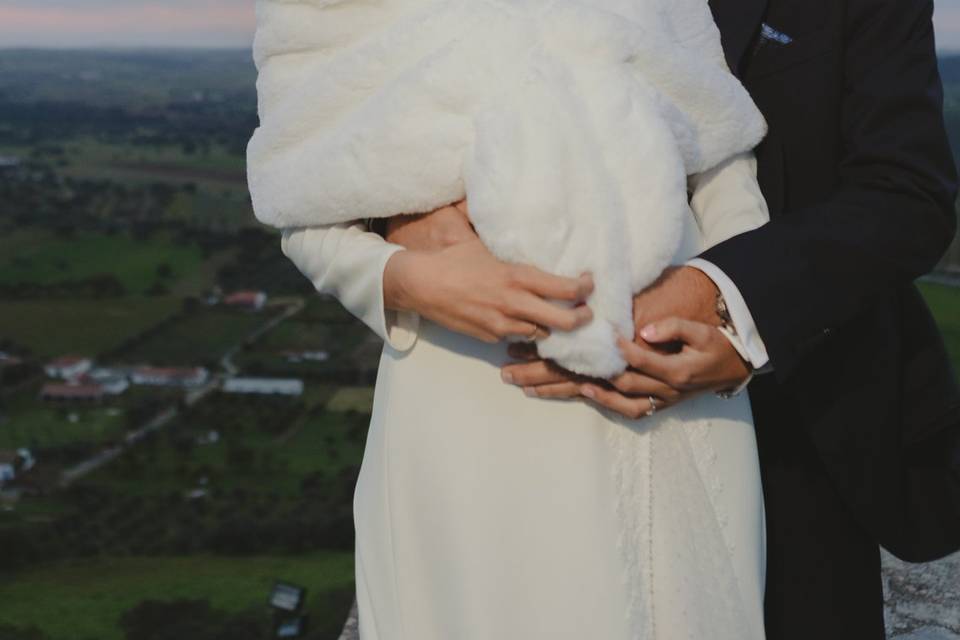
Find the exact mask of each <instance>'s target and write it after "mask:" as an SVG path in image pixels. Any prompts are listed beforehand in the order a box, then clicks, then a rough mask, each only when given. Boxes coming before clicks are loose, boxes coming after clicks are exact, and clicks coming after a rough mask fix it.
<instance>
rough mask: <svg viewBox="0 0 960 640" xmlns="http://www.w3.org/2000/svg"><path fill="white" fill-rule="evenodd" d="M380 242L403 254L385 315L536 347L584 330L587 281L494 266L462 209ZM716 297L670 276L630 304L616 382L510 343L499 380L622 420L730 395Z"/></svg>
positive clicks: (741, 365) (683, 276)
mask: <svg viewBox="0 0 960 640" xmlns="http://www.w3.org/2000/svg"><path fill="white" fill-rule="evenodd" d="M387 240H389V241H390V242H393V243H395V244H400V245H403V246H405V247H407V248H408V249H410V250H408V251H401V252H398V253H397V254H395V255H394V257H393V258H391V260H390V262H388V265H387V267H388V268H387V270H386V271H385V273H384V296H385V298H386V303H387V306H388V307H390V308H396V309H412V310H414V311H416V312H418V313H420V314H421V315H424V316H425V317H427V318H430V319H431V320H434V321H436V322H438V323H440V324H442V325H444V326H446V327H447V328H449V329H452V330H455V331H459V332H461V333H465V334H467V335H471V336H474V337H477V338H480V339H482V340H485V341H487V342H496V341H498V340H500V339H502V338H505V337H509V336H524V337H532V336H534V335H535V332H537V333H536V335H537V336H538V337H542V336H543V335H546V332H548V331H549V329H550V328H554V329H560V330H569V329H572V328H575V327H577V326H581V325H583V324H586V323H587V322H590V321H591V320H592V314H591V313H590V310H589V308H587V307H586V306H584V305H583V304H578V303H579V302H582V301H583V300H584V299H586V298H587V297H588V296H589V294H590V293H591V292H592V289H593V281H592V279H591V278H590V277H589V275H584V276H583V277H581V278H580V279H570V278H561V277H559V276H554V275H550V274H547V273H544V272H542V271H540V270H538V269H534V268H533V267H526V266H518V265H507V264H505V263H503V262H500V261H498V260H496V258H495V257H494V256H492V255H491V254H490V253H489V251H487V250H486V248H485V247H484V246H483V244H482V243H481V242H480V241H479V239H478V238H477V237H476V234H475V232H474V231H473V229H472V227H471V226H470V223H469V218H468V212H467V209H466V203H465V202H461V203H457V204H456V205H452V206H449V207H444V208H442V209H440V210H437V211H436V212H433V213H431V214H425V215H419V216H402V217H398V218H395V219H392V220H391V222H390V224H389V226H388V231H387ZM716 295H717V288H716V286H715V285H714V283H713V281H712V280H710V278H709V277H707V276H706V275H705V274H704V273H703V272H701V271H699V270H697V269H694V268H691V267H678V268H676V267H675V268H670V269H668V270H667V271H665V272H664V274H663V275H662V276H661V277H660V279H658V280H657V282H655V283H653V284H652V285H651V286H650V287H648V288H647V289H646V290H644V291H643V292H641V293H639V294H638V295H637V296H636V297H635V299H634V321H635V324H636V326H637V332H636V333H637V335H636V336H635V337H634V340H626V339H624V338H621V339H620V341H619V346H620V349H621V351H622V353H623V356H624V359H625V360H626V361H627V363H628V364H629V369H628V370H627V371H626V372H624V373H623V374H621V375H620V376H617V377H616V378H614V379H612V380H598V379H590V378H584V377H582V376H578V375H576V374H574V373H572V372H570V371H567V370H565V369H562V368H560V367H559V366H557V365H556V364H555V363H553V362H551V361H548V360H543V359H541V358H539V356H538V355H537V353H536V344H535V343H514V344H511V345H510V347H509V353H510V355H511V357H513V358H514V360H515V361H514V362H512V363H509V364H507V365H505V366H504V367H503V369H502V378H503V380H504V382H506V383H508V384H514V385H517V386H519V387H522V388H523V389H524V391H525V392H526V393H527V395H529V396H533V397H539V398H552V399H583V400H586V401H590V402H592V403H594V404H596V405H598V406H600V407H603V408H606V409H609V410H611V411H614V412H616V413H619V414H621V415H623V416H626V417H628V418H631V419H640V418H642V417H644V416H646V415H649V413H650V411H651V408H652V405H653V403H655V404H656V409H657V410H662V409H663V408H665V407H668V406H671V405H675V404H677V403H679V402H682V401H683V400H685V399H687V398H690V397H692V396H694V395H697V394H699V393H702V392H704V391H719V390H723V389H729V388H733V387H736V386H737V385H738V384H740V382H741V381H743V380H744V379H746V377H747V376H748V375H749V366H748V365H747V363H746V362H744V361H743V359H742V358H741V357H740V355H739V354H738V353H737V351H736V349H734V348H733V346H732V345H731V344H730V341H729V340H728V339H727V338H726V336H724V335H723V333H721V331H720V329H719V326H720V324H721V320H720V318H719V316H718V315H717V313H716ZM549 299H554V300H561V301H565V302H566V305H567V306H562V307H561V306H558V305H555V304H553V303H551V302H548V300H549ZM571 303H573V304H572V305H571ZM538 328H539V329H538ZM651 401H653V402H651Z"/></svg>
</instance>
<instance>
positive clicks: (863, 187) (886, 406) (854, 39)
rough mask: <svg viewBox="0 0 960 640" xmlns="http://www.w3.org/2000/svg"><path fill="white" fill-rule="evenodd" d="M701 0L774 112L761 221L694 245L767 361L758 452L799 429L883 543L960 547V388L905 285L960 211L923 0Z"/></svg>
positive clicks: (926, 551)
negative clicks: (741, 309)
mask: <svg viewBox="0 0 960 640" xmlns="http://www.w3.org/2000/svg"><path fill="white" fill-rule="evenodd" d="M711 8H712V10H713V13H714V17H715V19H716V21H717V24H718V26H719V27H720V31H721V35H722V38H723V44H724V49H725V51H726V54H727V59H728V63H729V65H730V67H731V69H733V70H734V72H735V73H736V74H737V75H738V76H739V77H740V78H741V80H742V81H743V83H744V85H745V86H746V87H747V89H748V90H749V91H750V93H751V95H752V96H753V98H754V100H755V101H756V103H757V104H758V106H759V107H760V110H761V111H762V112H763V114H764V116H765V117H766V118H767V121H768V123H769V126H770V129H769V134H768V136H767V138H766V139H765V140H764V141H763V142H762V143H761V145H760V146H759V147H758V148H757V161H758V177H759V181H760V186H761V189H762V191H763V193H764V195H765V196H766V198H767V200H768V203H769V206H770V212H771V222H770V223H769V224H767V225H765V226H764V227H762V228H760V229H757V230H755V231H751V232H749V233H745V234H742V235H740V236H737V237H734V238H732V239H730V240H728V241H726V242H724V243H722V244H720V245H718V246H716V247H714V248H712V249H710V250H708V251H707V252H705V253H704V255H703V256H702V257H704V258H706V259H707V260H709V261H711V262H713V263H714V264H716V265H717V266H719V267H720V268H721V269H722V270H723V271H724V272H726V273H727V274H728V275H729V276H730V277H731V278H732V279H733V281H734V282H735V283H736V284H737V286H738V287H739V288H740V291H741V292H742V293H743V296H744V298H745V300H746V302H747V305H748V307H749V308H750V311H751V312H752V314H753V317H754V320H755V321H756V324H757V328H758V330H759V332H760V335H761V336H762V338H763V340H764V343H765V345H766V347H767V350H768V353H769V354H770V358H771V362H772V364H773V367H774V373H772V374H767V375H764V376H759V377H758V378H757V379H756V380H755V382H754V383H753V385H752V386H751V398H752V400H753V404H754V412H755V418H756V421H757V424H758V432H759V433H760V435H761V437H760V438H759V440H760V456H761V465H763V464H764V463H765V458H771V457H772V456H775V455H777V449H778V447H779V448H781V449H783V448H787V447H790V446H793V445H791V444H790V443H791V442H796V441H795V440H794V438H796V437H797V433H798V432H802V433H803V434H805V435H806V437H809V438H810V439H811V440H812V441H813V443H814V445H815V447H816V450H817V451H818V452H819V455H820V457H821V459H822V462H823V465H824V468H825V469H826V472H827V473H828V474H829V476H830V479H831V481H832V483H833V484H834V485H835V487H836V489H837V491H838V492H839V493H840V494H841V495H842V497H843V500H844V501H845V502H846V503H847V504H848V505H849V508H850V509H851V510H852V512H853V513H854V514H855V517H856V518H857V520H858V521H859V522H860V523H861V524H862V525H863V527H865V528H866V530H868V531H869V532H870V533H871V535H872V536H873V537H874V538H875V539H876V540H877V541H879V542H880V543H881V544H882V545H883V546H885V547H886V548H888V549H889V550H890V551H892V552H893V553H894V554H896V555H898V556H900V557H901V558H904V559H907V560H913V561H922V560H929V559H934V558H937V557H940V556H943V555H946V554H947V553H949V552H952V551H954V550H956V549H960V471H958V469H960V460H958V459H957V457H958V456H957V453H956V452H957V451H960V444H958V434H960V391H958V388H957V384H956V382H955V376H954V373H953V371H952V370H951V366H950V363H949V360H948V358H947V354H946V351H945V349H944V346H943V342H942V340H941V338H940V335H939V333H938V330H937V328H936V326H935V325H934V323H933V321H932V319H931V317H930V314H929V312H928V310H927V308H926V306H925V304H924V302H923V300H922V298H921V297H920V295H919V293H918V292H917V290H916V288H915V287H914V285H913V284H912V283H913V281H914V280H915V279H916V278H917V277H918V276H920V275H922V274H924V273H926V272H928V271H929V270H931V269H932V268H933V267H934V266H935V264H936V263H937V261H938V259H939V258H940V257H941V256H942V254H943V253H944V251H945V249H946V247H947V246H948V244H949V243H950V241H951V240H952V238H953V237H954V232H955V225H956V220H955V210H954V203H955V200H956V196H957V173H956V168H955V166H954V161H953V156H952V154H951V151H950V148H949V143H948V141H947V136H946V133H945V130H944V124H943V113H942V86H941V82H940V78H939V75H938V69H937V60H936V52H935V46H934V34H933V27H932V9H933V6H932V2H931V1H930V0H711ZM761 22H765V23H767V24H768V25H769V26H771V27H773V28H774V29H776V30H777V31H779V32H780V33H782V34H785V35H787V36H788V37H790V38H792V41H791V42H790V43H789V44H784V43H782V42H777V41H776V39H770V38H765V37H763V36H762V34H761V33H760V25H761ZM765 482H766V479H765ZM766 489H767V487H765V490H766ZM776 499H777V496H776V495H770V494H769V493H768V501H769V500H776Z"/></svg>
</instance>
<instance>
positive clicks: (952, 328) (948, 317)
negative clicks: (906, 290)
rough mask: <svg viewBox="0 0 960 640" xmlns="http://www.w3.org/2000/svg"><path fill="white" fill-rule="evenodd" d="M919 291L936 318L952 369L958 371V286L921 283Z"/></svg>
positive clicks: (959, 308) (959, 338) (959, 292)
mask: <svg viewBox="0 0 960 640" xmlns="http://www.w3.org/2000/svg"><path fill="white" fill-rule="evenodd" d="M920 291H922V292H923V296H924V298H926V300H927V304H929V305H930V310H931V311H932V312H933V316H934V317H935V318H936V319H937V325H939V327H940V331H941V333H942V334H943V340H944V342H946V344H947V349H948V350H949V351H950V356H951V358H952V360H953V367H954V370H955V371H956V372H957V373H960V288H956V287H948V286H945V285H940V284H932V283H921V284H920Z"/></svg>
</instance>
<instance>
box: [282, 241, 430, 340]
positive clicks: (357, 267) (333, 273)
mask: <svg viewBox="0 0 960 640" xmlns="http://www.w3.org/2000/svg"><path fill="white" fill-rule="evenodd" d="M280 244H281V248H282V250H283V253H284V255H286V256H287V257H288V258H290V260H291V261H293V263H294V264H295V265H296V267H297V269H299V270H300V272H301V273H302V274H303V275H305V276H306V277H307V278H309V279H310V281H311V282H312V283H313V286H314V287H315V288H316V290H317V291H319V292H320V293H325V294H329V295H331V296H333V297H335V298H336V299H337V300H339V301H340V303H341V304H342V305H343V306H344V308H346V309H347V311H349V312H350V313H352V314H353V315H355V316H356V317H357V318H359V319H360V320H362V321H363V322H364V324H366V325H367V326H368V327H370V328H371V329H372V330H373V331H374V332H375V333H376V334H377V335H378V336H380V337H381V338H382V339H383V340H385V341H386V342H387V343H388V344H389V345H390V346H391V347H393V348H394V349H397V350H398V351H407V350H409V349H410V348H412V347H413V345H414V343H415V342H416V338H417V330H418V328H419V324H420V317H419V315H418V314H416V313H414V312H409V311H400V312H398V311H393V310H390V309H386V308H385V306H384V300H383V270H384V268H385V267H386V264H387V260H389V259H390V257H391V256H392V255H393V254H394V253H396V252H397V251H401V250H403V247H401V246H400V245H397V244H392V243H389V242H387V241H386V240H384V239H383V238H382V237H381V236H379V235H378V234H376V233H372V232H370V231H367V230H366V228H365V227H364V225H363V224H362V223H360V222H350V223H342V224H335V225H322V226H310V227H289V228H285V229H283V235H282V236H281V240H280Z"/></svg>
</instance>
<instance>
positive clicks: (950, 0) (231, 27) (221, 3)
mask: <svg viewBox="0 0 960 640" xmlns="http://www.w3.org/2000/svg"><path fill="white" fill-rule="evenodd" d="M253 3H254V0H0V47H23V46H27V47H98V46H106V47H136V46H141V47H146V46H149V47H217V48H220V47H247V46H249V45H250V42H251V38H252V33H253V24H254V18H253ZM934 20H935V23H936V28H937V44H938V46H939V48H940V49H943V50H950V51H960V0H936V15H935V18H934Z"/></svg>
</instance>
